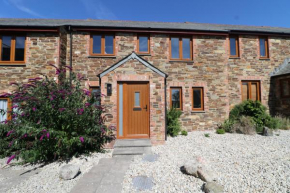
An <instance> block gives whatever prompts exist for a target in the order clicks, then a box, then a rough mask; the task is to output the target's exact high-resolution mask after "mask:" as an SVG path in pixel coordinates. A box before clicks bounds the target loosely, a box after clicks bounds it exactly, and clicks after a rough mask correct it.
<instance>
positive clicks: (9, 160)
mask: <svg viewBox="0 0 290 193" xmlns="http://www.w3.org/2000/svg"><path fill="white" fill-rule="evenodd" d="M14 158H15V155H12V156H11V157H10V158H9V159H8V161H7V164H9V163H10V162H11V160H13V159H14Z"/></svg>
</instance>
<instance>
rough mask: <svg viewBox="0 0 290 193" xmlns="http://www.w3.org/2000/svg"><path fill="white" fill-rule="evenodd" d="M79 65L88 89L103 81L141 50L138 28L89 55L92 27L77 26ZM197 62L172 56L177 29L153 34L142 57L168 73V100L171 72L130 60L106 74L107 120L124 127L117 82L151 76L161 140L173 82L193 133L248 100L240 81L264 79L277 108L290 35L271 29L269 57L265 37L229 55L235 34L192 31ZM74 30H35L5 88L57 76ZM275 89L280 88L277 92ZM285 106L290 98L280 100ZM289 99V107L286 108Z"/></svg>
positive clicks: (154, 134) (264, 97) (153, 114)
mask: <svg viewBox="0 0 290 193" xmlns="http://www.w3.org/2000/svg"><path fill="white" fill-rule="evenodd" d="M72 37H73V38H72V65H73V69H74V71H75V72H77V73H81V74H83V75H84V76H85V80H84V87H86V88H89V87H90V86H100V85H99V78H98V77H97V75H98V74H100V73H101V72H103V71H104V70H105V69H107V68H109V67H110V66H112V65H114V64H115V63H117V62H118V61H120V60H121V59H123V58H124V57H126V56H128V55H129V54H131V53H132V52H133V51H134V52H136V53H137V54H138V51H137V33H133V32H132V33H131V32H115V47H114V49H115V56H112V57H96V56H90V51H89V49H90V32H86V31H81V30H77V31H73V34H72ZM190 37H191V39H192V44H193V46H192V47H193V49H192V54H193V61H189V62H184V61H171V60H170V54H169V51H170V50H169V43H170V41H169V38H170V35H169V34H167V33H166V32H164V33H153V32H152V33H150V54H146V55H140V56H141V57H142V58H143V59H144V60H146V61H148V62H149V63H151V64H152V65H153V66H155V67H156V68H158V69H159V70H161V71H163V72H164V73H166V74H167V75H168V77H167V79H166V82H167V85H166V99H165V93H164V89H165V83H164V78H163V77H161V76H159V75H158V74H156V73H155V72H153V71H151V70H150V69H148V68H146V67H145V66H144V65H142V64H141V63H140V62H138V61H135V60H130V61H128V62H127V63H125V64H123V65H122V66H120V67H119V68H117V69H115V70H113V71H112V72H110V73H108V74H107V75H106V76H104V77H103V78H102V80H101V89H102V90H101V92H102V93H104V94H106V84H107V83H111V84H112V91H113V93H112V95H111V96H104V97H102V104H103V105H105V106H106V107H107V108H106V112H105V115H106V117H107V125H108V126H114V127H116V126H117V104H116V101H117V81H124V80H128V81H131V80H132V81H144V80H146V81H148V82H149V84H150V138H151V140H152V142H153V143H155V144H162V143H163V142H164V139H165V110H164V109H165V100H166V103H167V107H169V104H170V88H171V87H180V88H182V99H183V100H182V101H183V104H182V105H183V111H182V116H181V118H180V121H181V123H182V128H183V129H184V130H187V131H194V130H206V129H214V128H216V126H217V125H218V124H220V123H222V122H223V121H224V120H225V119H226V118H227V117H228V115H229V111H230V109H231V108H233V106H234V105H236V104H238V103H240V102H241V100H242V99H241V81H242V80H259V81H260V85H261V101H262V103H263V104H264V105H265V106H267V107H268V108H269V107H271V104H270V99H271V97H272V94H273V93H271V92H270V90H271V88H270V87H271V79H270V76H269V74H270V73H271V72H272V71H273V70H274V68H276V67H278V66H279V65H280V64H281V63H282V62H283V61H284V59H285V58H287V57H289V56H290V37H285V36H284V37H280V36H275V35H271V36H268V38H269V54H270V58H269V59H259V36H258V35H239V50H240V57H239V58H235V59H230V58H229V36H228V35H216V34H215V35H202V34H200V35H191V36H190ZM70 49H71V47H70V34H69V33H68V31H66V30H65V29H60V30H59V32H58V33H40V32H37V33H36V32H28V33H27V39H26V63H25V65H23V66H9V65H6V66H5V65H1V66H0V69H1V70H0V78H1V84H0V93H2V92H9V91H11V90H12V89H13V88H12V86H10V84H9V83H11V82H14V81H18V82H22V81H26V80H27V79H28V78H33V77H36V76H39V74H40V73H42V74H46V75H48V76H51V77H54V76H55V72H54V69H53V68H52V67H50V66H48V64H55V65H59V66H63V65H69V64H70ZM193 87H203V88H204V111H200V112H195V111H192V88H193ZM275 92H276V91H275ZM276 103H281V104H283V105H282V106H283V107H284V108H289V104H284V103H285V102H283V100H281V101H280V100H279V102H276ZM287 105H288V106H287Z"/></svg>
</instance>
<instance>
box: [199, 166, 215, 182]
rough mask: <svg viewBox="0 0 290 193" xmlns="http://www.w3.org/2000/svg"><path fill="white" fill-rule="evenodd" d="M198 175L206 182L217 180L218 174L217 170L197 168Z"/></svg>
mask: <svg viewBox="0 0 290 193" xmlns="http://www.w3.org/2000/svg"><path fill="white" fill-rule="evenodd" d="M197 174H198V177H199V178H200V179H201V180H202V181H204V182H212V181H216V180H217V175H216V173H215V172H213V171H212V170H210V169H208V168H205V167H203V168H199V169H198V170H197Z"/></svg>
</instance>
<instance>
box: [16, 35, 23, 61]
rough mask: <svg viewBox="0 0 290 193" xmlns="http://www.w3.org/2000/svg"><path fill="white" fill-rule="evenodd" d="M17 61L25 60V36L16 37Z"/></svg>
mask: <svg viewBox="0 0 290 193" xmlns="http://www.w3.org/2000/svg"><path fill="white" fill-rule="evenodd" d="M15 40H16V42H15V61H24V46H25V37H16V39H15Z"/></svg>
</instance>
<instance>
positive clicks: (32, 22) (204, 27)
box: [0, 18, 290, 34]
mask: <svg viewBox="0 0 290 193" xmlns="http://www.w3.org/2000/svg"><path fill="white" fill-rule="evenodd" d="M65 25H71V26H75V27H106V28H139V29H160V30H194V31H215V32H231V31H232V32H235V31H236V32H239V31H244V32H267V33H279V34H290V28H282V27H267V26H245V25H221V24H207V23H192V22H184V23H181V22H180V23H178V22H144V21H115V20H92V19H86V20H70V19H9V18H0V27H8V26H10V27H58V26H65Z"/></svg>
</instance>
